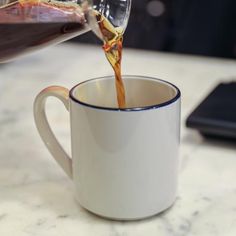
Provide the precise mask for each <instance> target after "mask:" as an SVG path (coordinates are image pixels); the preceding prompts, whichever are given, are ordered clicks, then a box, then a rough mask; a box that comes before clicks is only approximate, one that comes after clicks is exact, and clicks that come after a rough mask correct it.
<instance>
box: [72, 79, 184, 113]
mask: <svg viewBox="0 0 236 236" xmlns="http://www.w3.org/2000/svg"><path fill="white" fill-rule="evenodd" d="M123 77H124V78H133V79H134V78H137V79H145V80H155V81H159V82H162V83H164V84H166V85H168V86H171V87H173V88H174V89H175V90H176V95H175V96H174V97H173V98H172V99H169V100H168V101H166V102H163V103H159V104H155V105H150V106H144V107H131V108H118V107H117V108H115V107H103V106H96V105H92V104H89V103H86V102H82V101H80V100H79V99H78V98H76V97H75V96H74V95H73V92H74V90H75V89H76V88H78V87H79V86H80V85H82V84H85V83H88V82H91V81H94V80H103V79H108V78H113V79H114V76H113V75H108V76H102V77H97V78H93V79H89V80H85V81H83V82H81V83H79V84H77V85H75V86H74V87H73V88H72V89H71V90H70V92H69V97H70V99H71V100H73V101H74V102H76V103H78V104H80V105H82V106H86V107H89V108H94V109H98V110H106V111H121V112H134V111H136V112H137V111H145V110H154V109H158V108H161V107H166V106H169V105H171V104H173V103H174V102H176V101H177V100H178V99H179V98H180V97H181V92H180V90H179V88H178V87H177V86H176V85H174V84H172V83H170V82H168V81H166V80H162V79H158V78H154V77H150V76H141V75H123Z"/></svg>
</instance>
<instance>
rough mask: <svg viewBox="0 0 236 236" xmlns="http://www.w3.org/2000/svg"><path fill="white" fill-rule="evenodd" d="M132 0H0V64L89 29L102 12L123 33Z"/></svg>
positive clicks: (94, 27)
mask: <svg viewBox="0 0 236 236" xmlns="http://www.w3.org/2000/svg"><path fill="white" fill-rule="evenodd" d="M130 6H131V0H93V1H92V0H17V1H16V0H0V63H3V62H7V61H9V60H12V59H15V58H16V57H18V56H20V55H22V54H26V53H29V52H31V51H35V50H38V49H40V48H43V47H46V46H49V45H52V44H56V43H60V42H62V41H65V40H68V39H71V38H73V37H76V36H78V35H81V34H83V33H85V32H87V31H89V30H92V31H93V32H94V33H95V34H96V35H97V36H98V37H99V38H100V39H101V40H103V33H102V32H101V30H100V28H99V25H98V23H97V17H96V16H97V14H101V15H102V16H104V17H105V18H107V19H108V21H109V22H110V23H111V24H112V25H113V26H114V27H115V28H117V27H118V28H119V31H120V32H124V30H125V28H126V25H127V22H128V18H129V13H130Z"/></svg>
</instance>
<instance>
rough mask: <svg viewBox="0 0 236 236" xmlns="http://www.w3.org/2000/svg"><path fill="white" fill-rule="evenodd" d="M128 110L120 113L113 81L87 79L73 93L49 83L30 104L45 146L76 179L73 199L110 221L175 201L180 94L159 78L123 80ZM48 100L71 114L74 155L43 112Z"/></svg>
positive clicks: (137, 216)
mask: <svg viewBox="0 0 236 236" xmlns="http://www.w3.org/2000/svg"><path fill="white" fill-rule="evenodd" d="M123 78H124V84H125V88H126V100H127V101H126V103H127V107H128V108H127V109H122V110H120V109H119V108H117V101H116V90H115V85H114V84H115V83H114V77H112V76H110V77H103V78H97V79H93V80H89V81H85V82H82V83H80V84H79V85H77V86H75V87H74V88H73V89H72V90H71V91H69V90H68V89H66V88H63V87H58V86H52V87H49V88H46V89H44V90H43V91H42V92H41V93H40V94H39V95H38V96H37V98H36V100H35V103H34V117H35V122H36V126H37V128H38V131H39V134H40V135H41V138H42V140H43V141H44V143H45V145H46V146H47V148H48V149H49V151H50V152H51V154H52V156H53V157H54V158H55V160H56V161H57V162H58V164H59V165H60V166H61V167H62V168H63V169H64V171H65V172H66V173H67V175H68V176H69V177H70V178H71V179H73V182H74V185H75V194H76V199H77V200H78V201H79V203H80V205H81V206H83V207H84V208H86V209H87V210H89V211H91V212H93V213H95V214H97V215H100V216H103V217H106V218H111V219H117V220H135V219H142V218H146V217H150V216H153V215H155V214H157V213H160V212H161V211H163V210H165V209H167V208H169V207H170V206H171V205H172V204H173V203H174V201H175V198H176V190H177V177H178V149H179V136H180V91H179V89H178V88H177V87H176V86H174V85H172V84H170V83H168V82H166V81H163V80H158V79H154V78H150V77H142V76H123ZM50 96H54V97H57V98H58V99H60V100H61V101H62V102H63V103H64V105H65V107H66V109H67V110H68V111H69V113H70V123H71V143H72V145H71V146H72V158H70V157H69V156H68V155H67V154H66V152H65V151H64V150H63V148H62V147H61V145H60V144H59V142H58V141H57V139H56V138H55V136H54V134H53V133H52V131H51V129H50V126H49V124H48V121H47V118H46V115H45V102H46V99H47V98H48V97H50Z"/></svg>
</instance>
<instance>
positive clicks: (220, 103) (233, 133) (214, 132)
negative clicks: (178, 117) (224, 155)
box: [186, 82, 236, 140]
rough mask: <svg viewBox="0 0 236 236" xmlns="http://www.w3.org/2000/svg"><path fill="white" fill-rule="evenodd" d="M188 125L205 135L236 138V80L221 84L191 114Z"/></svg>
mask: <svg viewBox="0 0 236 236" xmlns="http://www.w3.org/2000/svg"><path fill="white" fill-rule="evenodd" d="M186 125H187V127H189V128H194V129H196V130H198V131H199V132H200V133H201V134H203V135H204V136H209V137H216V138H217V137H219V138H229V139H235V140H236V82H231V83H221V84H219V85H218V86H217V87H216V88H215V89H214V90H213V91H212V92H211V93H210V94H209V95H208V96H207V97H206V98H205V99H204V101H203V102H202V103H201V104H200V105H199V106H198V107H197V108H196V109H195V110H194V111H193V112H192V113H191V114H190V116H189V117H188V118H187V122H186Z"/></svg>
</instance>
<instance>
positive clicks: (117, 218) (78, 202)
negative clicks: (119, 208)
mask: <svg viewBox="0 0 236 236" xmlns="http://www.w3.org/2000/svg"><path fill="white" fill-rule="evenodd" d="M75 200H76V202H77V204H78V205H79V206H80V207H82V208H84V209H85V210H86V211H87V212H89V214H92V215H95V216H97V217H100V218H103V219H105V220H112V221H138V220H147V219H149V218H152V217H155V216H158V215H159V214H161V213H164V212H165V211H167V210H169V209H170V208H171V207H172V206H173V205H174V204H175V200H176V198H175V199H174V201H172V202H171V203H170V204H168V205H167V206H165V207H163V208H160V209H159V210H158V211H156V213H154V214H149V215H144V216H138V217H113V216H112V217H110V216H107V215H103V214H99V213H97V212H94V211H93V210H90V209H88V208H86V207H85V206H83V205H82V204H81V203H80V201H79V200H78V199H77V198H76V197H75Z"/></svg>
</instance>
